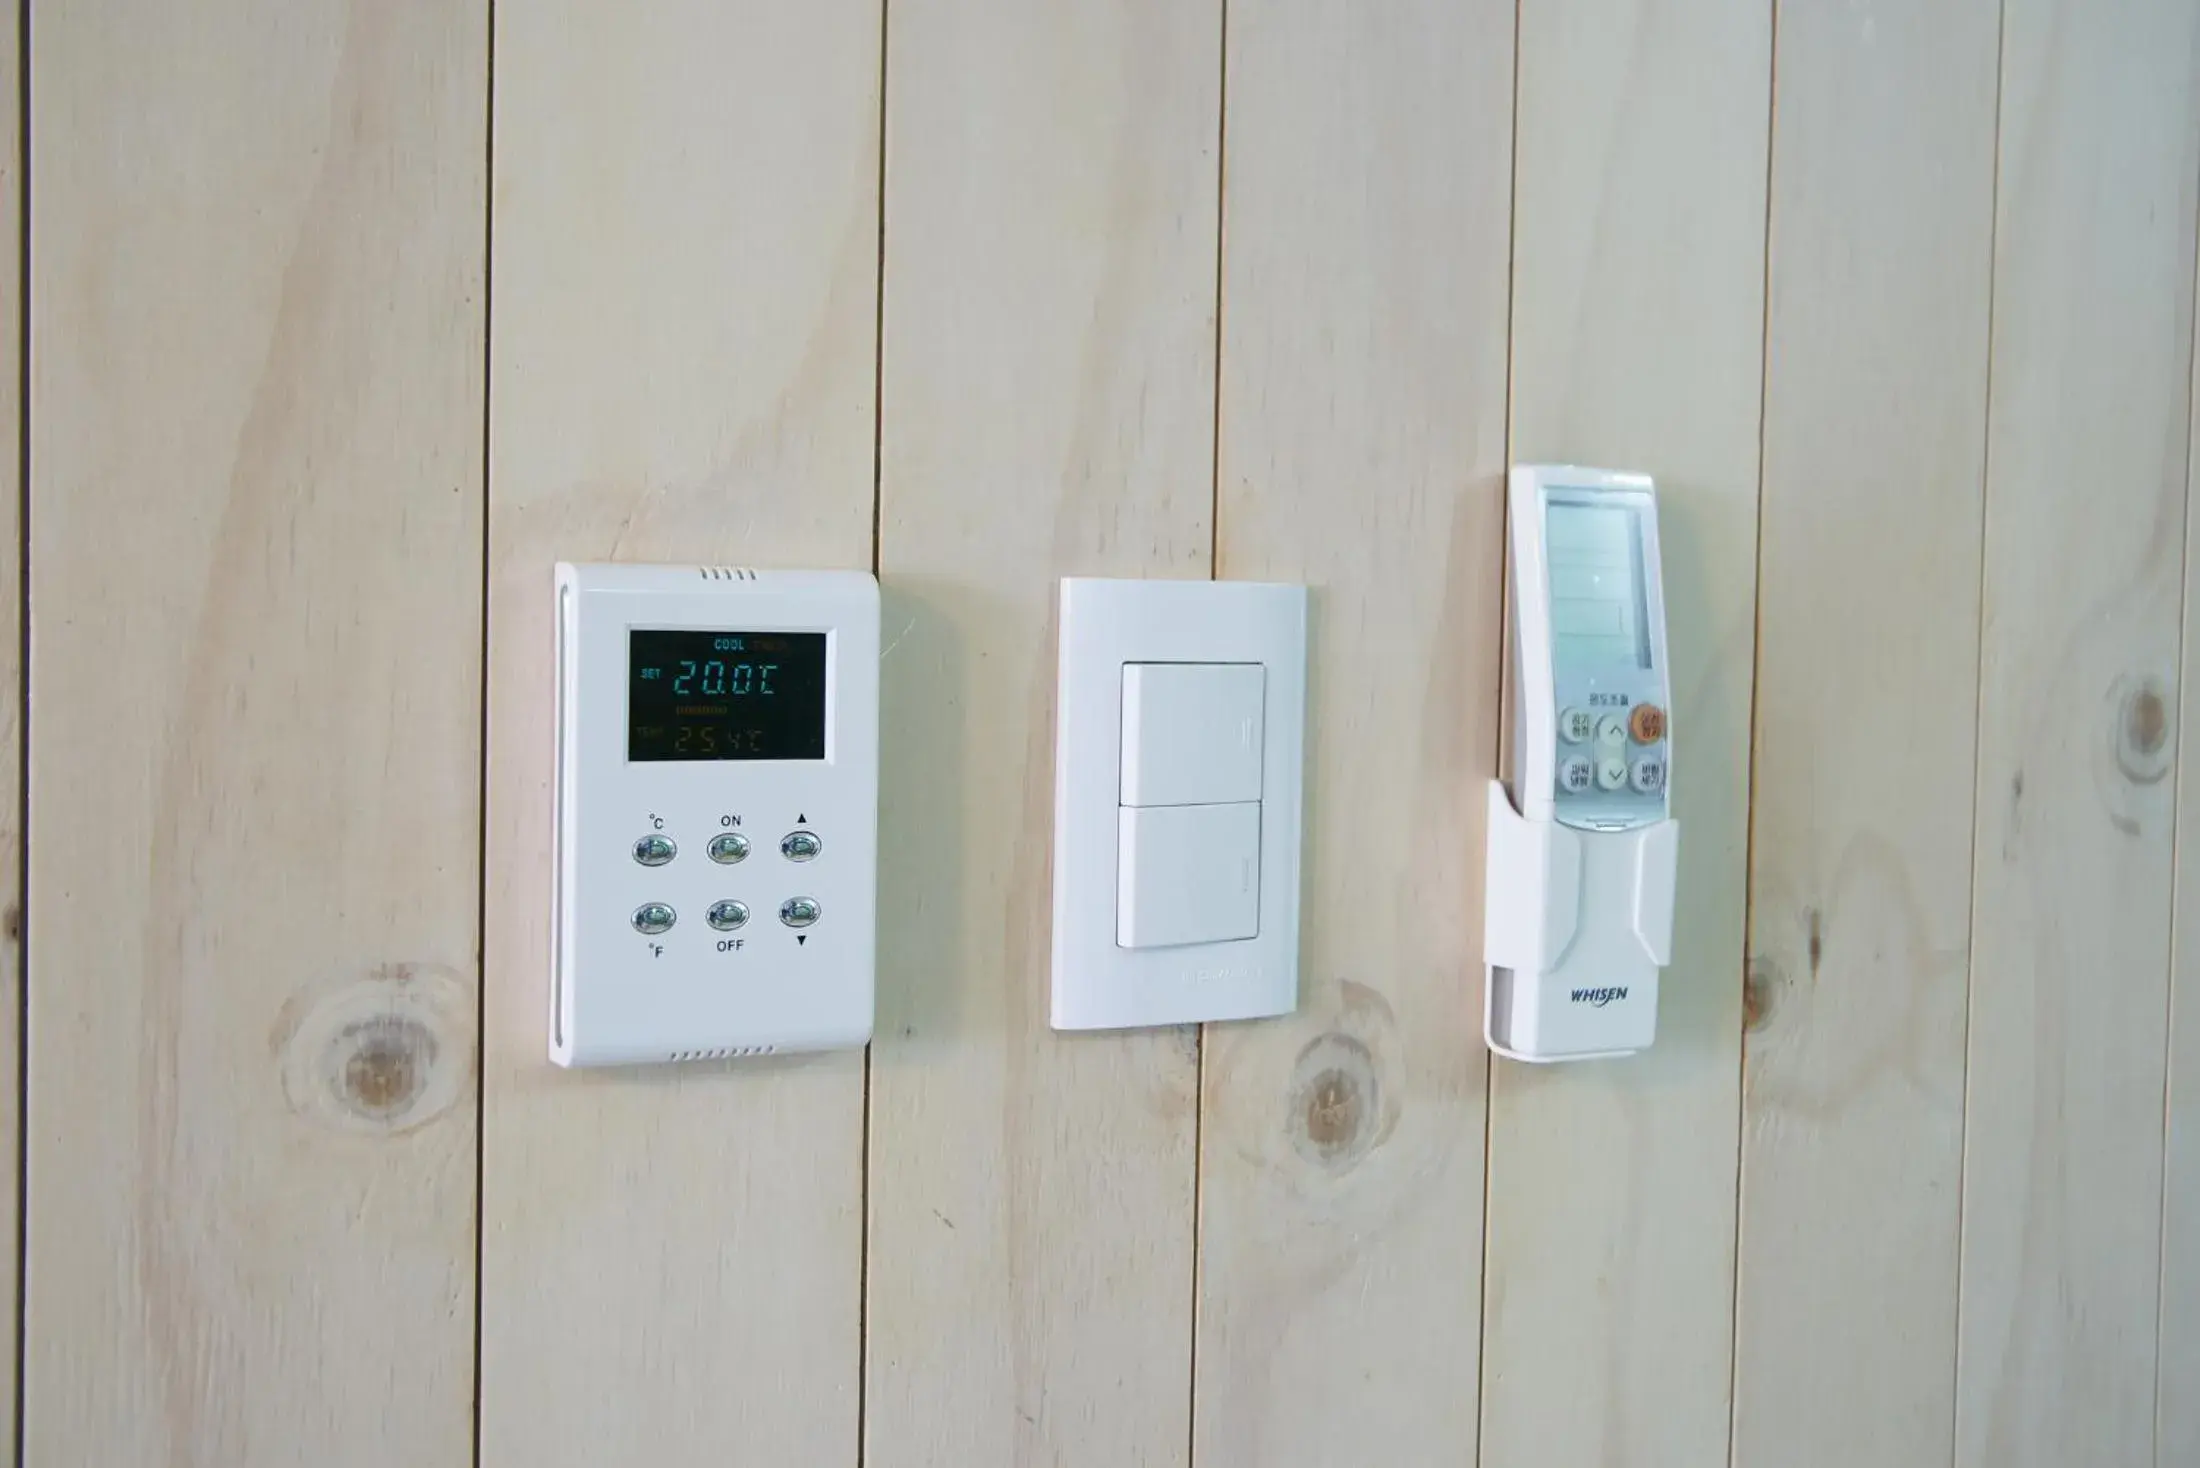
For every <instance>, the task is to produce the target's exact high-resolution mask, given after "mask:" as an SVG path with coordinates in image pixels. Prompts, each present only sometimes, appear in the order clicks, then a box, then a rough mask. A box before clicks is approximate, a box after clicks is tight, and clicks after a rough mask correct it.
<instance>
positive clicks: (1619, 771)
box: [1597, 754, 1627, 790]
mask: <svg viewBox="0 0 2200 1468" xmlns="http://www.w3.org/2000/svg"><path fill="white" fill-rule="evenodd" d="M1626 783H1627V761H1625V760H1623V759H1621V758H1620V757H1619V756H1618V755H1616V754H1615V755H1613V756H1611V757H1610V758H1609V759H1607V760H1605V761H1604V763H1602V764H1600V765H1598V766H1597V784H1599V785H1601V786H1603V787H1604V788H1605V789H1606V790H1617V789H1619V787H1620V786H1622V785H1624V784H1626Z"/></svg>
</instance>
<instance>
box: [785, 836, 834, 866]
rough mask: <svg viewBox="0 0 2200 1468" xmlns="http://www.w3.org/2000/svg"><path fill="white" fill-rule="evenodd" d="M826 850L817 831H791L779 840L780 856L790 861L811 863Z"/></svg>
mask: <svg viewBox="0 0 2200 1468" xmlns="http://www.w3.org/2000/svg"><path fill="white" fill-rule="evenodd" d="M824 849H825V843H824V842H822V841H820V840H818V839H817V832H815V831H789V832H788V833H787V834H786V835H784V836H782V837H780V838H779V854H780V855H781V856H783V857H785V858H786V859H787V860H789V861H809V860H811V859H812V858H814V857H815V856H816V855H817V854H818V853H819V852H820V851H823V850H824Z"/></svg>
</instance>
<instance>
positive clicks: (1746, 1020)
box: [1742, 958, 1780, 1035]
mask: <svg viewBox="0 0 2200 1468" xmlns="http://www.w3.org/2000/svg"><path fill="white" fill-rule="evenodd" d="M1779 987H1780V969H1779V966H1778V965H1777V964H1775V963H1773V961H1772V960H1771V959H1769V958H1756V959H1751V960H1750V964H1749V973H1748V975H1747V976H1746V977H1744V979H1743V980H1742V1032H1743V1033H1744V1034H1750V1035H1754V1034H1756V1033H1757V1032H1758V1031H1759V1030H1761V1029H1763V1028H1764V1027H1765V1026H1766V1025H1768V1024H1770V1023H1772V996H1773V993H1774V992H1775V991H1776V990H1777V989H1778V988H1779Z"/></svg>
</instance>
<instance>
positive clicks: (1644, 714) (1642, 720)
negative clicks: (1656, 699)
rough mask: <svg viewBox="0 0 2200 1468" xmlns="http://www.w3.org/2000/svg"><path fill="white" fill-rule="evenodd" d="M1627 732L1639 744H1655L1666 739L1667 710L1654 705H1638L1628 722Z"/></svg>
mask: <svg viewBox="0 0 2200 1468" xmlns="http://www.w3.org/2000/svg"><path fill="white" fill-rule="evenodd" d="M1627 732H1628V733H1630V734H1632V735H1634V736H1635V743H1637V744H1655V743H1657V742H1658V741H1659V740H1660V739H1663V738H1664V737H1665V710H1664V709H1661V708H1659V707H1658V706H1657V705H1656V704H1654V703H1638V704H1636V705H1635V712H1634V713H1633V714H1632V715H1630V716H1629V718H1628V720H1627Z"/></svg>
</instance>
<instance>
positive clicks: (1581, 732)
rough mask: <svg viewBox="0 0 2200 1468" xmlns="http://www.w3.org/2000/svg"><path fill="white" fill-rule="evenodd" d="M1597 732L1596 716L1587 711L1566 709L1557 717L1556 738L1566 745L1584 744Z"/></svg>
mask: <svg viewBox="0 0 2200 1468" xmlns="http://www.w3.org/2000/svg"><path fill="white" fill-rule="evenodd" d="M1596 731H1597V716H1596V715H1595V714H1592V713H1590V712H1589V711H1588V710H1587V709H1567V710H1566V711H1565V712H1564V713H1562V714H1560V715H1559V716H1558V737H1559V738H1561V739H1563V740H1565V741H1566V742H1567V743H1568V744H1580V743H1583V742H1585V741H1586V740H1587V739H1589V737H1590V736H1591V735H1593V734H1595V733H1596Z"/></svg>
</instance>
